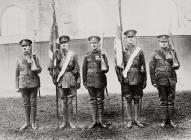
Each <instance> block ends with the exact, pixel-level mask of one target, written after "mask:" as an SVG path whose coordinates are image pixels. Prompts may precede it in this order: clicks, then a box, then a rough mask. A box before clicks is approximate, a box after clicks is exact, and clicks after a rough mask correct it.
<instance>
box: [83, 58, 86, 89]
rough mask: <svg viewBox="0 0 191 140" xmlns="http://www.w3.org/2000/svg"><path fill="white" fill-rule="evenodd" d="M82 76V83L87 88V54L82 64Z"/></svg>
mask: <svg viewBox="0 0 191 140" xmlns="http://www.w3.org/2000/svg"><path fill="white" fill-rule="evenodd" d="M82 77H83V85H84V87H85V88H87V56H85V58H84V61H83V64H82Z"/></svg>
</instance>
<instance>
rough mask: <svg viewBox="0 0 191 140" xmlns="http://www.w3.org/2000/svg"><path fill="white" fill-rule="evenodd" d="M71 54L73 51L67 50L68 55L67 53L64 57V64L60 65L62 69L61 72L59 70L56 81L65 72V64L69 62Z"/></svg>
mask: <svg viewBox="0 0 191 140" xmlns="http://www.w3.org/2000/svg"><path fill="white" fill-rule="evenodd" d="M72 56H73V52H72V51H69V52H68V55H67V57H66V60H65V62H64V65H63V66H62V70H61V72H60V73H59V75H58V78H57V82H58V81H59V80H60V78H61V76H62V75H63V74H64V73H65V71H66V68H67V66H68V64H69V62H70V60H71V58H72Z"/></svg>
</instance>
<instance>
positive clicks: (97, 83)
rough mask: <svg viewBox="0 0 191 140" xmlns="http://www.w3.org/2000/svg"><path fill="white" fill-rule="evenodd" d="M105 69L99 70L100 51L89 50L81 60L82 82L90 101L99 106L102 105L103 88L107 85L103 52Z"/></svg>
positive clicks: (104, 57) (105, 59) (104, 56)
mask: <svg viewBox="0 0 191 140" xmlns="http://www.w3.org/2000/svg"><path fill="white" fill-rule="evenodd" d="M103 59H104V61H105V64H106V70H101V52H100V51H99V50H94V51H90V52H88V53H87V55H86V56H85V58H84V61H83V71H82V72H83V84H84V86H85V87H86V88H87V89H88V91H89V95H90V103H91V104H97V105H98V107H99V108H102V106H103V100H104V88H105V87H106V85H107V79H106V75H105V73H107V72H108V70H109V65H108V61H107V57H106V55H105V54H103Z"/></svg>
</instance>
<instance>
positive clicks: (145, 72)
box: [140, 51, 147, 81]
mask: <svg viewBox="0 0 191 140" xmlns="http://www.w3.org/2000/svg"><path fill="white" fill-rule="evenodd" d="M140 60H141V67H142V69H141V72H142V73H143V75H144V81H147V70H146V63H145V56H144V52H143V51H141V54H140Z"/></svg>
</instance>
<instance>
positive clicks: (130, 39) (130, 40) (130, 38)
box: [126, 36, 136, 46]
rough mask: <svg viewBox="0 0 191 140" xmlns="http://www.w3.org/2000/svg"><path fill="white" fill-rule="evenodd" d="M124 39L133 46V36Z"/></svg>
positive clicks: (134, 41)
mask: <svg viewBox="0 0 191 140" xmlns="http://www.w3.org/2000/svg"><path fill="white" fill-rule="evenodd" d="M126 41H127V44H129V45H131V46H135V43H136V39H135V36H127V37H126Z"/></svg>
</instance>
